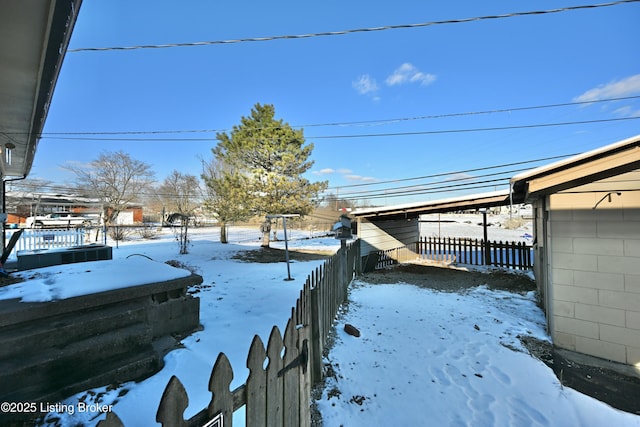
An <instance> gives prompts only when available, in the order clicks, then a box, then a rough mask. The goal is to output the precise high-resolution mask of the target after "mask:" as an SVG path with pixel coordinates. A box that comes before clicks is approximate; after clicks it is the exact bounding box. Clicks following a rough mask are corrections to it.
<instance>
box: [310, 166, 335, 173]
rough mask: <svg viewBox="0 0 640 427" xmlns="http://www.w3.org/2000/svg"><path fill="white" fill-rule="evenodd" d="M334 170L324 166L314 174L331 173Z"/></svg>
mask: <svg viewBox="0 0 640 427" xmlns="http://www.w3.org/2000/svg"><path fill="white" fill-rule="evenodd" d="M334 172H335V169H331V168H324V169H320V170H319V171H313V174H314V175H331V174H332V173H334Z"/></svg>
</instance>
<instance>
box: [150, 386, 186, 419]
mask: <svg viewBox="0 0 640 427" xmlns="http://www.w3.org/2000/svg"><path fill="white" fill-rule="evenodd" d="M187 406H189V397H188V396H187V392H186V391H185V389H184V386H183V385H182V383H181V382H180V380H179V379H178V377H176V376H175V375H173V376H172V377H171V379H170V380H169V383H168V384H167V386H166V387H165V389H164V392H163V393H162V398H160V405H159V406H158V412H156V421H157V422H159V423H160V424H162V425H163V426H165V427H173V426H177V427H182V426H186V425H187V423H185V421H184V411H185V409H187Z"/></svg>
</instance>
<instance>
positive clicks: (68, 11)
mask: <svg viewBox="0 0 640 427" xmlns="http://www.w3.org/2000/svg"><path fill="white" fill-rule="evenodd" d="M81 3H82V0H19V1H6V0H2V1H1V2H0V175H1V176H3V177H4V176H15V177H24V176H27V175H28V174H29V171H30V170H31V165H32V163H33V158H34V156H35V152H36V148H37V144H38V140H39V138H40V133H41V132H42V129H43V127H44V122H45V119H46V117H47V111H48V109H49V103H50V102H51V98H52V97H53V89H54V87H55V85H56V81H57V79H58V74H59V72H60V67H61V66H62V60H63V58H64V55H65V53H66V50H67V46H68V44H69V39H70V37H71V32H72V30H73V27H74V24H75V21H76V18H77V16H78V10H79V9H80V5H81Z"/></svg>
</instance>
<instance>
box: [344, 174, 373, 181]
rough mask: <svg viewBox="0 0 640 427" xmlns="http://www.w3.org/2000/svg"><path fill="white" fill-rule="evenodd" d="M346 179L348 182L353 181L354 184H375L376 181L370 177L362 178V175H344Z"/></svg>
mask: <svg viewBox="0 0 640 427" xmlns="http://www.w3.org/2000/svg"><path fill="white" fill-rule="evenodd" d="M345 178H346V179H348V180H349V181H354V182H376V181H378V180H377V179H375V178H373V177H371V176H362V175H346V176H345Z"/></svg>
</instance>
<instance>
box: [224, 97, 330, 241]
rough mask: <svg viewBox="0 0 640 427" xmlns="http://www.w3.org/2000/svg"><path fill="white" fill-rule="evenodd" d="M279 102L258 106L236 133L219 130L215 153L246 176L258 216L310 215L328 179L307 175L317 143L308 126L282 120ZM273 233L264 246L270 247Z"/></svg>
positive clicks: (249, 200)
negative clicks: (307, 140) (307, 138)
mask: <svg viewBox="0 0 640 427" xmlns="http://www.w3.org/2000/svg"><path fill="white" fill-rule="evenodd" d="M274 116H275V109H274V107H273V105H268V104H267V105H261V104H256V105H255V106H254V108H253V109H252V110H251V115H250V116H248V117H242V118H241V121H240V125H236V126H234V127H233V129H232V131H231V132H230V134H227V133H218V134H217V135H216V139H217V140H218V144H217V145H216V147H215V148H214V149H213V154H214V156H215V158H216V159H217V160H218V161H219V162H223V163H225V164H227V165H229V166H230V167H232V168H233V170H235V171H236V173H238V174H239V176H242V179H239V180H238V182H239V183H240V184H241V187H242V190H240V191H241V192H242V196H243V198H244V200H246V202H247V203H249V204H250V205H251V206H252V208H253V210H254V212H255V213H256V214H258V215H275V214H299V215H301V216H304V215H306V214H308V213H310V212H311V211H312V210H313V209H314V208H315V207H316V206H317V203H318V195H319V193H320V192H322V191H323V190H324V189H325V188H326V187H327V182H326V181H324V182H315V183H311V182H309V181H308V180H307V179H305V178H303V177H302V174H304V173H305V172H306V171H308V170H309V169H310V168H311V166H312V165H313V161H311V160H309V157H310V156H311V152H312V151H313V144H306V145H305V139H304V135H303V131H302V130H295V129H293V128H292V127H291V126H290V125H289V124H288V123H285V122H283V121H282V120H276V119H275V118H274ZM268 235H269V234H268V232H267V233H265V240H264V241H263V246H268V244H269V240H268V239H269V238H268Z"/></svg>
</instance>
